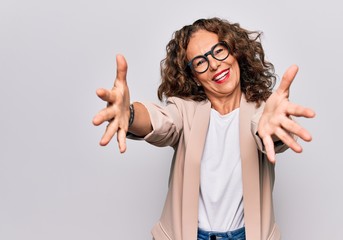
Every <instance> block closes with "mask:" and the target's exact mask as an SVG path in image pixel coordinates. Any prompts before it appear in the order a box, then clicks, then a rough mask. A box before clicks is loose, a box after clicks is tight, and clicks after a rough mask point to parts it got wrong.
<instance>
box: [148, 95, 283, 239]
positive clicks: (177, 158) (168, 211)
mask: <svg viewBox="0 0 343 240" xmlns="http://www.w3.org/2000/svg"><path fill="white" fill-rule="evenodd" d="M144 105H145V106H146V108H147V109H148V111H149V114H150V118H151V122H152V127H153V131H152V132H151V133H149V134H148V135H147V136H145V138H144V139H145V140H146V141H147V142H149V143H151V144H153V145H156V146H171V147H173V148H174V149H175V153H174V156H173V160H172V166H171V171H170V177H169V190H168V194H167V198H166V201H165V205H164V209H163V212H162V215H161V218H160V220H159V221H158V222H157V223H156V225H155V226H154V227H153V229H152V235H153V237H154V239H155V240H195V239H197V228H198V200H199V185H200V160H201V155H202V151H203V149H204V143H205V139H206V134H207V129H208V126H209V119H210V109H211V104H210V102H209V101H204V102H194V101H188V100H183V99H180V98H176V97H172V98H169V99H168V101H167V106H165V107H161V106H158V105H155V104H151V103H144ZM262 110H263V105H262V106H261V107H260V108H256V107H255V104H254V103H247V102H246V100H245V97H244V95H243V96H242V98H241V103H240V116H239V118H240V148H241V150H240V151H241V161H242V175H243V201H244V221H245V227H246V238H247V240H278V239H280V232H279V229H278V227H277V225H276V224H275V221H274V210H273V201H272V190H273V185H274V165H273V164H271V163H270V162H268V160H267V159H266V155H265V154H264V153H263V145H262V143H261V141H260V139H259V137H258V136H257V135H256V134H255V133H256V132H257V130H256V129H257V123H258V119H259V117H260V115H261V113H262ZM285 149H286V147H285V146H284V145H280V146H276V151H278V152H281V151H284V150H285Z"/></svg>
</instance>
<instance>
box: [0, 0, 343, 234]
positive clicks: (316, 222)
mask: <svg viewBox="0 0 343 240" xmlns="http://www.w3.org/2000/svg"><path fill="white" fill-rule="evenodd" d="M341 9H342V7H341V3H340V2H339V1H338V0H337V1H334V0H327V1H299V0H288V1H266V0H263V1H253V0H251V1H244V0H242V1H231V0H225V1H224V0H218V1H194V0H188V1H180V0H174V1H157V0H154V1H149V0H147V1H132V0H127V1H118V0H115V1H114V0H112V1H109V0H107V1H105V0H98V1H90V0H83V1H81V0H59V1H57V0H55V1H49V0H30V1H24V0H0V81H1V85H0V114H1V115H0V116H1V118H0V239H1V240H22V239H27V240H46V239H49V240H55V239H56V240H57V239H58V240H60V239H65V240H69V239H82V240H95V239H102V240H107V239H108V240H109V239H112V240H113V239H151V235H150V229H151V227H152V226H153V224H154V223H155V222H156V221H157V220H158V218H159V216H160V213H161V210H162V207H163V203H164V199H165V194H166V191H167V184H168V174H169V166H170V159H171V155H172V149H171V148H156V147H153V146H151V145H149V144H147V143H145V142H143V141H138V142H135V141H132V140H129V141H128V150H127V152H126V153H125V154H120V153H119V151H118V147H117V145H116V141H114V142H112V143H111V144H109V145H108V146H107V147H100V146H99V141H100V138H101V136H102V134H103V132H104V129H105V126H100V127H95V126H93V125H92V123H91V121H92V118H93V116H94V115H95V114H96V113H97V112H98V111H99V110H100V109H102V108H103V107H104V106H105V103H104V102H102V101H101V100H100V99H98V98H97V96H96V94H95V90H96V89H97V88H100V87H104V88H111V87H112V84H113V80H114V78H115V73H116V64H115V56H116V54H118V53H121V54H124V55H125V57H126V59H127V61H128V64H129V73H128V84H129V87H130V90H131V97H132V100H144V101H154V102H158V100H157V94H156V90H157V87H158V85H159V82H160V72H159V71H160V70H159V63H160V61H161V60H162V59H163V58H164V56H165V46H166V44H167V42H168V41H169V40H170V39H171V37H172V33H173V32H174V31H175V30H178V29H180V28H181V27H182V26H184V25H186V24H191V23H192V22H193V21H195V20H196V19H198V18H207V17H214V16H217V17H221V18H226V19H228V20H229V21H231V22H239V23H240V24H241V26H243V27H245V28H247V29H250V30H259V31H263V33H264V35H263V38H262V43H263V46H264V48H265V52H266V56H267V59H268V60H270V61H271V62H273V63H274V65H275V69H276V72H277V74H278V76H280V78H281V76H282V74H283V73H284V71H285V70H286V69H287V68H288V67H289V66H290V65H291V64H297V65H298V66H299V68H300V70H299V73H298V75H297V78H296V79H295V81H294V83H293V85H292V89H291V100H292V101H293V102H296V103H299V104H302V105H304V106H307V107H311V108H313V109H314V110H315V111H316V113H317V116H316V118H315V119H311V120H310V119H297V121H299V122H300V123H301V124H303V125H304V126H305V127H306V128H307V129H308V130H310V131H311V133H312V135H313V141H312V142H311V143H305V142H303V141H301V140H300V141H299V142H300V143H301V144H302V145H303V147H304V151H303V153H302V154H296V153H293V152H292V151H287V152H286V153H284V154H282V155H279V156H278V160H277V165H276V173H277V176H276V184H275V191H274V198H275V211H276V219H277V222H278V224H279V225H280V227H281V230H282V234H283V239H286V240H296V239H311V240H319V239H338V240H339V239H342V237H341V236H340V233H341V230H342V227H343V207H342V203H343V190H342V189H343V187H342V183H343V177H342V169H343V163H342V162H343V161H342V160H343V157H342V154H341V150H342V139H341V137H342V135H343V131H342V123H341V120H342V117H343V110H342V106H341V105H342V100H341V97H342V89H343V79H342V76H341V75H342V69H343V62H342V56H343V48H342V42H343V27H342V23H343V15H342V14H341ZM280 78H279V80H278V82H277V85H278V83H279V82H280Z"/></svg>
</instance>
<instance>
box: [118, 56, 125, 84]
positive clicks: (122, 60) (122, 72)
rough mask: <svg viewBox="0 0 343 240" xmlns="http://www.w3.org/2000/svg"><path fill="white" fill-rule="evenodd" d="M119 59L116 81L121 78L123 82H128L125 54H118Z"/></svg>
mask: <svg viewBox="0 0 343 240" xmlns="http://www.w3.org/2000/svg"><path fill="white" fill-rule="evenodd" d="M116 61H117V77H116V81H117V80H119V81H121V82H125V83H126V74H127V62H126V60H125V57H124V56H123V55H120V54H118V55H117V56H116Z"/></svg>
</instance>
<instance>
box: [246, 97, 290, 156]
mask: <svg viewBox="0 0 343 240" xmlns="http://www.w3.org/2000/svg"><path fill="white" fill-rule="evenodd" d="M263 109H264V103H262V105H261V106H260V107H259V108H258V110H257V111H256V113H255V114H254V115H253V117H252V119H251V133H252V135H253V137H254V139H255V142H256V144H257V147H258V149H259V150H260V151H261V152H263V153H266V150H265V147H264V144H263V141H262V139H261V138H260V137H259V136H258V132H257V128H258V123H259V121H260V118H261V116H262V113H263ZM292 137H293V138H294V139H296V138H295V137H294V135H292ZM273 140H274V149H275V153H282V152H284V151H286V150H287V149H288V146H287V145H286V144H284V143H283V142H282V141H281V140H280V139H278V138H275V139H273Z"/></svg>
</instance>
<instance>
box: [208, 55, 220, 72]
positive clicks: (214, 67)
mask: <svg viewBox="0 0 343 240" xmlns="http://www.w3.org/2000/svg"><path fill="white" fill-rule="evenodd" d="M208 64H209V65H210V69H211V70H214V71H215V70H217V69H218V67H219V66H220V61H219V60H217V59H215V58H213V57H212V56H209V57H208Z"/></svg>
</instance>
